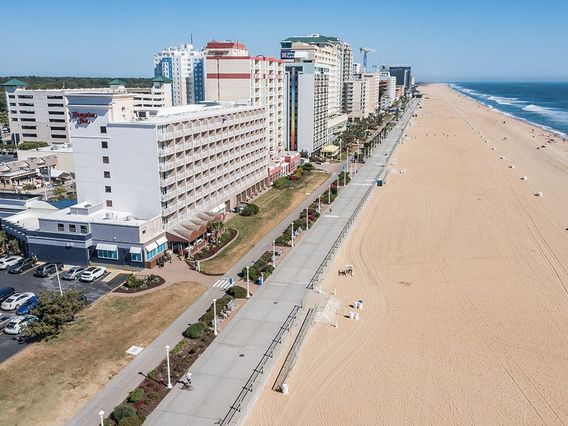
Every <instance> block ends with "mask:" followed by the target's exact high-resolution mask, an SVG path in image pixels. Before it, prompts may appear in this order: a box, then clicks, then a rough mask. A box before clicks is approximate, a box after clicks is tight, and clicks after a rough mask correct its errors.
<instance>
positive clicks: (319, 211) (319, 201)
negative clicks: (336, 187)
mask: <svg viewBox="0 0 568 426" xmlns="http://www.w3.org/2000/svg"><path fill="white" fill-rule="evenodd" d="M318 213H321V195H320V196H319V197H318Z"/></svg>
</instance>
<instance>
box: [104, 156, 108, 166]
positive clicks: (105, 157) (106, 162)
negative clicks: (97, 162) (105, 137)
mask: <svg viewBox="0 0 568 426" xmlns="http://www.w3.org/2000/svg"><path fill="white" fill-rule="evenodd" d="M103 163H104V164H108V163H109V161H108V157H107V156H106V155H105V156H103Z"/></svg>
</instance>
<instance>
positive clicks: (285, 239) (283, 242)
mask: <svg viewBox="0 0 568 426" xmlns="http://www.w3.org/2000/svg"><path fill="white" fill-rule="evenodd" d="M290 238H291V237H290V234H289V233H288V234H285V235H280V236H279V237H278V238H276V240H274V241H275V242H276V245H279V246H287V245H288V243H289V241H290Z"/></svg>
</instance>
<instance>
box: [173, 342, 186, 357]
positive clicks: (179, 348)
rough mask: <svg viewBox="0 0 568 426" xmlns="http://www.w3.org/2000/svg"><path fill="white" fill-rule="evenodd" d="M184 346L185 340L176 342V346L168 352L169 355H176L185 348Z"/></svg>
mask: <svg viewBox="0 0 568 426" xmlns="http://www.w3.org/2000/svg"><path fill="white" fill-rule="evenodd" d="M186 344H187V340H180V341H179V342H177V345H175V346H174V348H173V349H172V350H171V351H170V353H171V354H172V355H174V354H177V353H178V352H180V351H182V350H183V349H184V348H185V346H186Z"/></svg>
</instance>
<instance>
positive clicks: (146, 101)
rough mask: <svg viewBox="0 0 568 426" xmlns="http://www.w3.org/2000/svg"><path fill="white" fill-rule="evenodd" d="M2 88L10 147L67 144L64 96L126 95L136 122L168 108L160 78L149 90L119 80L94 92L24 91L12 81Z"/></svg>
mask: <svg viewBox="0 0 568 426" xmlns="http://www.w3.org/2000/svg"><path fill="white" fill-rule="evenodd" d="M2 86H4V88H5V90H6V105H7V106H8V116H9V120H10V130H11V132H12V143H14V144H16V145H17V144H19V143H20V142H24V141H32V142H46V143H48V144H49V145H55V144H59V145H63V144H69V143H70V142H71V138H70V130H69V124H70V121H69V120H70V119H69V114H68V108H67V106H68V100H67V96H68V95H72V94H77V93H130V94H132V95H133V100H134V112H135V113H136V115H137V116H138V117H139V118H146V117H150V116H152V115H155V114H156V112H157V110H158V109H160V108H164V107H169V106H171V105H172V98H171V82H170V81H169V80H167V79H165V78H163V77H159V78H155V79H154V80H153V81H152V87H150V88H127V87H125V85H124V82H122V81H120V80H113V81H111V82H110V83H109V87H108V88H94V89H49V90H43V89H41V90H40V89H26V83H24V82H23V81H20V80H15V79H14V80H9V81H7V82H5V83H4V84H2Z"/></svg>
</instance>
